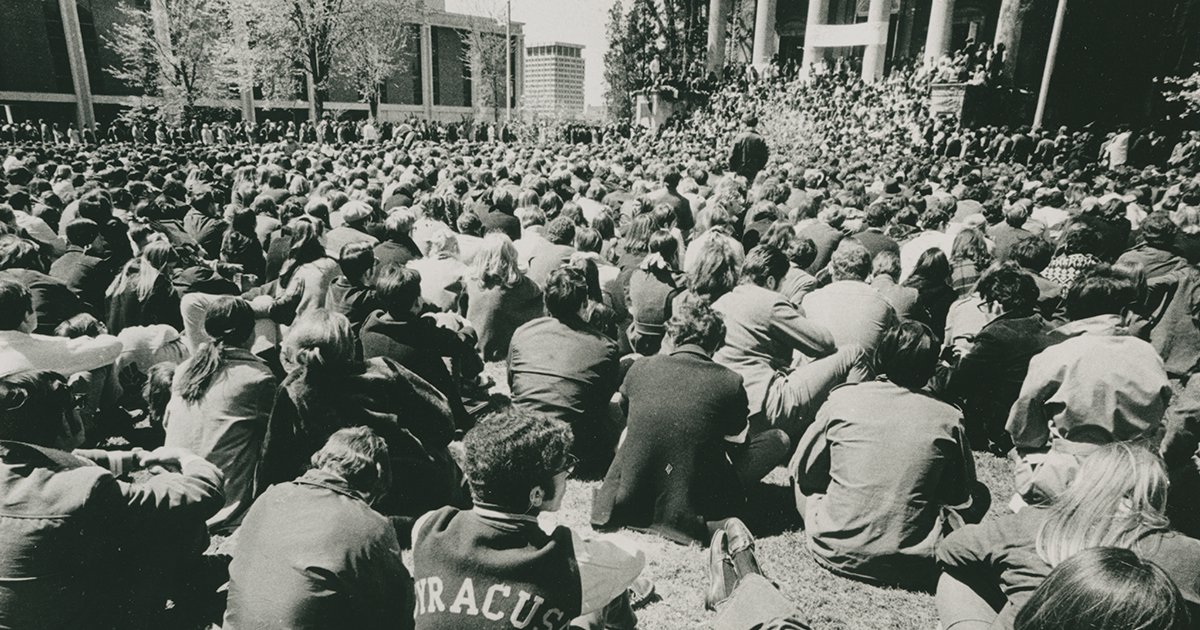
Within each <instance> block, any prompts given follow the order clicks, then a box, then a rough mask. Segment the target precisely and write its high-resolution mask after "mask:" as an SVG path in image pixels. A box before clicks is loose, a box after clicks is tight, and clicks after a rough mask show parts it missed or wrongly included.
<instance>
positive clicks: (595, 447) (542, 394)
mask: <svg viewBox="0 0 1200 630" xmlns="http://www.w3.org/2000/svg"><path fill="white" fill-rule="evenodd" d="M545 301H546V312H547V313H548V316H547V317H539V318H538V319H535V320H533V321H531V322H529V323H527V324H525V325H523V326H521V327H520V328H518V329H517V330H516V332H514V333H513V337H512V344H511V345H510V346H509V353H508V383H509V387H510V388H511V391H512V397H513V404H514V405H516V406H517V407H520V408H521V409H524V410H526V411H530V412H538V413H545V414H547V415H549V416H550V417H552V418H555V419H557V420H562V421H564V422H566V423H567V424H569V425H570V426H571V430H572V433H573V435H574V440H573V445H574V449H575V450H574V454H575V456H576V457H578V458H579V460H580V464H581V465H580V470H579V471H578V473H579V474H580V475H581V476H586V477H602V476H603V475H604V473H605V472H606V471H607V470H608V465H609V463H610V462H611V461H612V457H613V452H614V451H615V450H616V446H617V436H618V434H619V433H620V429H619V428H618V425H617V424H616V422H614V420H613V417H612V411H611V410H610V408H609V405H610V401H611V399H612V396H613V394H615V393H616V391H617V387H618V386H619V385H620V380H619V379H620V376H619V374H620V371H619V370H620V364H619V359H620V355H619V353H618V349H617V344H616V343H614V342H613V341H612V340H611V339H609V338H608V337H605V336H604V335H603V334H601V333H599V332H597V331H596V330H595V329H594V328H593V327H592V326H591V325H590V324H588V323H587V316H588V313H589V302H588V284H587V278H586V276H585V275H584V273H583V271H581V270H579V269H576V268H573V267H564V268H562V269H556V270H554V271H553V272H551V273H550V277H549V279H548V280H547V281H546V289H545Z"/></svg>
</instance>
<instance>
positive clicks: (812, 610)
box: [405, 363, 1012, 630]
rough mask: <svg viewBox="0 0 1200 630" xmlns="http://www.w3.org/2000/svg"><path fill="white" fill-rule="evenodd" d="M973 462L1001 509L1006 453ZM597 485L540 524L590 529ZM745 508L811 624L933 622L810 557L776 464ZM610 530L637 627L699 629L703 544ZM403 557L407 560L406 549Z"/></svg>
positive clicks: (497, 367) (500, 372)
mask: <svg viewBox="0 0 1200 630" xmlns="http://www.w3.org/2000/svg"><path fill="white" fill-rule="evenodd" d="M487 372H488V373H489V374H490V375H492V376H493V377H494V378H495V379H496V381H497V385H498V386H497V388H496V390H497V391H498V393H505V394H506V393H507V391H506V390H507V387H506V383H505V379H504V368H503V364H495V363H493V364H489V365H488V366H487ZM975 467H976V471H977V473H978V476H979V480H980V481H982V482H983V483H984V484H986V485H987V487H988V488H989V489H990V490H991V491H992V496H993V500H992V507H991V509H990V510H989V512H988V515H987V517H986V518H995V517H996V516H997V515H999V514H1001V513H1002V512H1003V511H1006V510H1007V509H1008V507H1007V505H1008V500H1009V497H1011V496H1012V470H1011V468H1010V466H1009V464H1008V462H1007V461H1006V460H1004V459H1001V458H998V457H996V456H994V455H990V454H987V453H976V454H975ZM599 487H600V482H585V481H577V480H571V481H570V482H569V486H568V488H567V496H566V497H565V499H564V501H563V507H562V510H561V511H559V512H556V513H553V514H544V515H542V522H543V524H547V525H549V524H555V525H559V524H560V525H566V526H568V527H571V528H574V529H575V530H576V531H579V532H581V533H592V534H594V533H595V532H592V529H591V525H590V515H591V509H592V494H593V493H594V492H595V491H596V490H597V489H598V488H599ZM748 512H749V513H748V514H747V515H746V517H745V518H744V520H745V521H746V524H747V525H748V526H749V527H750V530H751V531H752V532H754V535H755V536H756V537H757V539H758V552H757V556H758V560H759V562H760V563H761V564H762V567H763V570H764V571H765V572H766V573H767V575H768V576H769V577H770V578H772V579H774V580H775V581H777V582H779V584H780V586H781V587H782V588H783V592H784V594H786V595H787V596H788V597H789V598H790V599H791V600H792V601H793V602H795V603H796V605H797V606H798V608H799V610H800V611H801V612H802V613H803V614H804V615H806V617H807V619H808V621H809V623H810V624H811V625H812V626H813V628H814V629H815V630H829V629H833V628H854V629H863V630H865V629H870V628H881V629H882V628H888V629H892V628H913V629H920V630H932V629H933V628H935V627H937V612H936V611H935V610H934V607H933V595H932V594H929V593H918V592H911V591H905V590H900V589H884V588H878V587H875V586H868V585H866V584H863V583H861V582H856V581H854V580H848V579H845V578H841V577H837V576H835V575H833V574H832V573H830V572H828V571H826V570H825V569H822V568H821V567H820V566H818V565H817V564H816V563H815V562H814V561H813V560H812V556H811V555H810V554H809V551H808V548H807V546H806V541H805V535H804V530H803V528H802V527H801V524H800V519H799V516H798V515H797V513H796V509H795V505H794V502H793V498H792V489H791V487H790V486H789V485H788V482H787V476H786V473H785V471H784V469H782V468H779V469H776V470H775V471H774V472H773V473H771V474H770V475H768V476H767V478H766V479H765V480H764V482H763V483H762V484H760V485H759V487H758V488H756V489H755V490H754V491H752V492H751V494H750V506H749V510H748ZM617 535H620V536H625V537H628V538H630V539H632V540H633V541H635V542H636V543H638V544H639V545H641V546H642V548H643V549H644V550H645V552H646V558H647V566H646V571H645V573H644V575H645V576H646V577H648V578H650V579H651V580H653V581H654V583H655V588H656V590H657V593H658V595H659V596H660V597H661V599H660V600H659V601H656V602H654V603H651V604H649V605H648V606H646V607H645V608H643V609H641V610H639V611H638V613H637V614H638V621H639V624H638V627H639V628H643V629H644V630H660V629H662V630H675V629H681V630H682V629H688V628H699V627H703V626H704V624H705V623H707V622H708V621H709V620H711V619H712V617H713V615H714V613H711V612H708V611H706V610H704V592H705V589H706V588H707V579H708V577H707V572H706V564H707V561H708V552H707V550H706V549H705V548H703V547H700V546H696V545H693V546H688V547H685V546H681V545H677V544H675V543H672V542H669V541H667V540H665V539H663V538H659V537H657V536H652V535H647V534H640V533H637V532H632V531H623V532H621V533H620V534H617ZM405 560H406V561H408V562H411V557H410V556H409V555H408V553H406V557H405ZM410 566H411V565H410Z"/></svg>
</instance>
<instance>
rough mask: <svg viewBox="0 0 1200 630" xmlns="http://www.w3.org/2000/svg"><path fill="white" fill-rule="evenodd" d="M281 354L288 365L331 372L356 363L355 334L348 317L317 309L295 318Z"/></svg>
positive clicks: (311, 371)
mask: <svg viewBox="0 0 1200 630" xmlns="http://www.w3.org/2000/svg"><path fill="white" fill-rule="evenodd" d="M281 353H282V355H283V360H284V362H285V363H290V364H292V365H294V366H295V367H302V366H303V367H305V368H308V371H309V374H310V375H311V374H312V373H313V372H322V371H324V372H328V371H331V370H337V369H341V368H345V367H346V366H350V365H353V364H354V362H355V353H354V333H353V331H352V330H351V328H350V320H348V319H346V316H345V315H342V314H341V313H335V312H333V311H331V310H329V309H324V308H318V309H314V310H312V311H309V312H308V313H305V314H304V315H302V316H300V317H299V318H297V319H296V321H295V323H293V324H292V327H291V328H289V329H288V332H287V336H285V337H284V338H283V344H282V346H281Z"/></svg>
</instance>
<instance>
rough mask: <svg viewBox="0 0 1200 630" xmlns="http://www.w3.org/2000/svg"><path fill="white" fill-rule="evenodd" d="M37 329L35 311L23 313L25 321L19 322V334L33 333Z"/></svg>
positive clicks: (30, 310)
mask: <svg viewBox="0 0 1200 630" xmlns="http://www.w3.org/2000/svg"><path fill="white" fill-rule="evenodd" d="M37 327H38V315H37V310H36V309H32V308H31V309H29V312H27V313H25V319H24V321H22V322H21V332H24V333H33V331H35V330H37Z"/></svg>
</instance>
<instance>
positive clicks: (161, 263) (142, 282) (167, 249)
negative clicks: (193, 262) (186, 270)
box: [105, 240, 175, 301]
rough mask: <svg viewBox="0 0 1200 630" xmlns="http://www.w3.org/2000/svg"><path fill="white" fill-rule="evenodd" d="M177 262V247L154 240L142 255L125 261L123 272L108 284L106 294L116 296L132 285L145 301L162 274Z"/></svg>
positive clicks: (139, 297)
mask: <svg viewBox="0 0 1200 630" xmlns="http://www.w3.org/2000/svg"><path fill="white" fill-rule="evenodd" d="M174 262H175V249H174V248H173V247H171V243H169V242H167V241H165V240H152V241H150V242H149V243H147V244H146V246H145V247H143V248H142V255H141V256H140V257H138V258H134V259H133V260H130V261H129V262H127V263H125V266H124V267H123V268H122V269H121V273H119V274H117V277H116V278H114V279H113V281H112V284H110V285H108V290H107V291H105V295H107V296H108V297H114V296H117V295H120V294H122V293H124V292H125V291H127V290H128V289H129V287H130V286H131V285H132V286H133V287H135V288H136V291H137V297H138V300H140V301H145V300H146V299H148V298H149V297H150V294H151V293H152V292H153V291H154V283H155V282H157V281H158V278H159V276H160V275H162V274H165V273H169V272H170V270H171V265H172V264H173V263H174Z"/></svg>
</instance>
